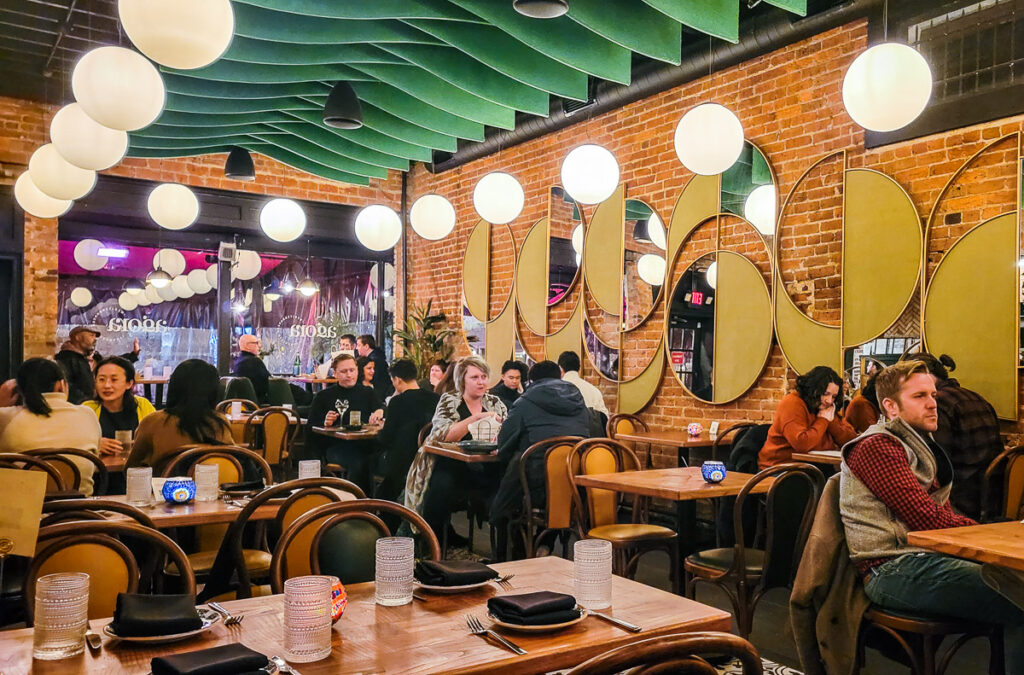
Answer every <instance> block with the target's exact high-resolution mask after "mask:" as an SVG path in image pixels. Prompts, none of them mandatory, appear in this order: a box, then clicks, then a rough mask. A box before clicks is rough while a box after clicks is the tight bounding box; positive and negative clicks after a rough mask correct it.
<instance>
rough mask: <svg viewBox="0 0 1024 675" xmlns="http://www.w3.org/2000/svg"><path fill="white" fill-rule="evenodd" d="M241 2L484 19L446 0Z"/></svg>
mask: <svg viewBox="0 0 1024 675" xmlns="http://www.w3.org/2000/svg"><path fill="white" fill-rule="evenodd" d="M238 3H242V4H246V5H254V6H256V7H263V8H266V9H274V10H277V11H279V12H291V13H294V14H306V15H308V16H316V17H325V18H329V19H446V20H449V21H469V22H472V23H482V21H481V20H480V19H478V18H477V17H475V16H474V15H472V14H470V13H469V12H465V11H462V10H460V9H459V8H458V7H453V6H452V5H451V4H449V3H447V2H445V1H444V0H374V1H373V2H358V3H353V2H338V1H337V0H235V4H238Z"/></svg>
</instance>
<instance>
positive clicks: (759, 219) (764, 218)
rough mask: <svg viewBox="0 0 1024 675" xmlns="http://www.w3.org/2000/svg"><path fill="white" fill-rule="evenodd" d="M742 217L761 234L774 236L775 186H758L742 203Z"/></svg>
mask: <svg viewBox="0 0 1024 675" xmlns="http://www.w3.org/2000/svg"><path fill="white" fill-rule="evenodd" d="M743 217H744V218H746V219H747V220H748V221H750V224H751V225H753V226H754V227H755V228H757V231H758V232H760V233H761V234H765V235H772V234H775V186H774V185H771V184H769V185H758V186H757V187H756V188H754V189H753V190H751V191H750V194H749V195H747V200H746V201H745V202H743Z"/></svg>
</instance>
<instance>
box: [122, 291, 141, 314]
mask: <svg viewBox="0 0 1024 675" xmlns="http://www.w3.org/2000/svg"><path fill="white" fill-rule="evenodd" d="M117 304H118V305H119V306H120V307H121V309H123V310H124V311H126V312H131V311H132V310H134V309H135V308H136V307H138V306H139V301H138V300H137V299H136V298H135V296H134V295H132V294H131V293H129V292H128V291H124V292H122V293H121V295H119V296H117Z"/></svg>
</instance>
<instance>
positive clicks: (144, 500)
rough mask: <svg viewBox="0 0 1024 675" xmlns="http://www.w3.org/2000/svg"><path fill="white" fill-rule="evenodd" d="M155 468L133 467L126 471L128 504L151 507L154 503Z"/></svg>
mask: <svg viewBox="0 0 1024 675" xmlns="http://www.w3.org/2000/svg"><path fill="white" fill-rule="evenodd" d="M152 481H153V467H150V466H133V467H131V468H130V469H128V470H127V471H126V476H125V484H126V487H127V492H128V503H129V504H131V505H132V506H149V505H150V504H151V503H152V502H153V482H152Z"/></svg>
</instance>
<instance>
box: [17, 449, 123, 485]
mask: <svg viewBox="0 0 1024 675" xmlns="http://www.w3.org/2000/svg"><path fill="white" fill-rule="evenodd" d="M24 454H26V455H32V456H33V457H42V458H45V460H46V461H54V462H55V465H56V466H57V469H58V471H61V474H62V475H71V476H74V481H73V482H68V481H66V484H67V485H68V489H69V490H78V489H79V488H80V487H81V486H82V469H81V466H80V465H86V466H88V464H92V469H93V472H92V486H93V487H92V493H93V494H94V495H105V494H107V485H108V484H109V481H110V473H109V471H107V465H106V464H104V463H103V460H101V459H100V458H99V457H98V456H97V455H96V454H95V453H92V452H89V451H88V450H82V449H80V448H37V449H35V450H25V451H24ZM72 457H77V458H78V463H77V464H76V462H75V460H73V459H70V458H72ZM62 465H63V466H64V467H67V465H70V466H71V469H73V471H71V472H70V473H69V474H65V470H66V469H65V470H62V468H61V467H62Z"/></svg>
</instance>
